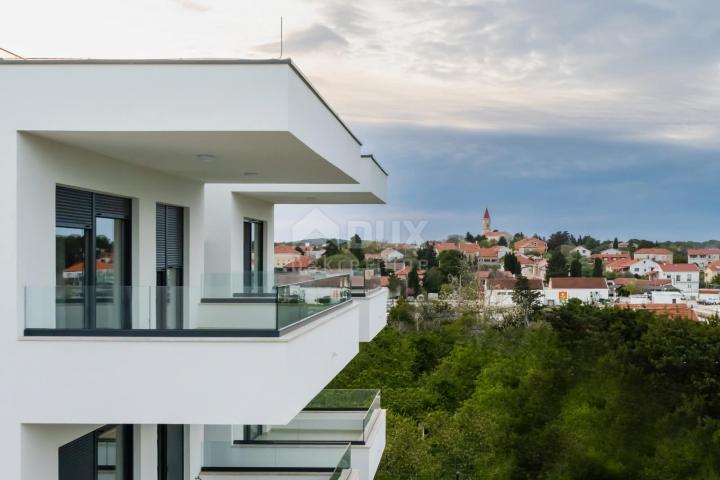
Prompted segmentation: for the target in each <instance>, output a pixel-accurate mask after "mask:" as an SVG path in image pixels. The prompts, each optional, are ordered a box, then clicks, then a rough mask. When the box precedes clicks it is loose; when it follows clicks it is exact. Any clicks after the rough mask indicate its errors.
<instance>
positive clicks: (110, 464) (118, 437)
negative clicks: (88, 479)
mask: <svg viewBox="0 0 720 480" xmlns="http://www.w3.org/2000/svg"><path fill="white" fill-rule="evenodd" d="M125 434H126V429H124V428H122V427H113V428H111V429H109V430H105V431H103V432H100V433H98V435H97V447H96V448H97V478H98V480H122V479H124V478H125V475H126V472H125V471H124V470H125V455H126V453H128V452H125V451H124V445H125V444H126V442H125V440H126V439H125V438H124V435H125ZM128 473H129V472H128Z"/></svg>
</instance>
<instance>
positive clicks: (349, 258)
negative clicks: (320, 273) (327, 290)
mask: <svg viewBox="0 0 720 480" xmlns="http://www.w3.org/2000/svg"><path fill="white" fill-rule="evenodd" d="M320 263H321V264H322V266H323V268H332V269H343V270H347V269H353V268H357V267H358V266H360V262H359V261H358V259H357V257H355V255H353V254H352V253H350V252H348V251H347V250H342V251H340V253H337V254H335V255H331V256H329V257H326V256H323V257H322V258H321V259H320Z"/></svg>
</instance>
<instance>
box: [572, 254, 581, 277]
mask: <svg viewBox="0 0 720 480" xmlns="http://www.w3.org/2000/svg"><path fill="white" fill-rule="evenodd" d="M570 276H571V277H582V263H581V262H580V259H579V258H577V257H575V258H573V261H572V262H570Z"/></svg>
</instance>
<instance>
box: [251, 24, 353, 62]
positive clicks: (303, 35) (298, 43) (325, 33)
mask: <svg viewBox="0 0 720 480" xmlns="http://www.w3.org/2000/svg"><path fill="white" fill-rule="evenodd" d="M348 45H349V43H348V41H347V40H346V39H345V38H344V37H342V36H341V35H339V34H338V33H336V32H335V31H334V30H332V29H331V28H329V27H327V26H325V25H322V24H320V23H316V24H314V25H312V26H310V27H308V28H306V29H304V30H296V31H293V32H289V33H287V34H286V35H285V36H284V38H283V51H284V53H286V54H287V55H297V54H303V53H305V54H316V53H321V52H328V51H331V50H340V49H343V48H345V47H347V46H348ZM255 50H256V51H258V52H267V53H276V52H278V51H279V44H278V43H266V44H263V45H258V46H256V47H255Z"/></svg>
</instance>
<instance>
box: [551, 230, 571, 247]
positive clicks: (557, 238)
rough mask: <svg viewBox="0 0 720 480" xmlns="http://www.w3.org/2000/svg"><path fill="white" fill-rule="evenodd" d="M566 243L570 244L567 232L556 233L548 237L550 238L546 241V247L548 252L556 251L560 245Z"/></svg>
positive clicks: (569, 236)
mask: <svg viewBox="0 0 720 480" xmlns="http://www.w3.org/2000/svg"><path fill="white" fill-rule="evenodd" d="M567 243H572V241H571V235H570V234H569V233H568V231H567V230H565V231H562V232H560V231H557V232H555V233H553V234H552V235H550V238H548V240H547V247H548V250H557V249H559V248H560V247H561V246H562V245H565V244H567Z"/></svg>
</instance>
